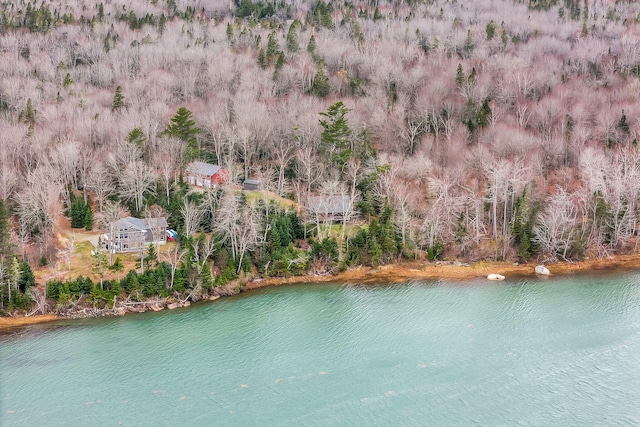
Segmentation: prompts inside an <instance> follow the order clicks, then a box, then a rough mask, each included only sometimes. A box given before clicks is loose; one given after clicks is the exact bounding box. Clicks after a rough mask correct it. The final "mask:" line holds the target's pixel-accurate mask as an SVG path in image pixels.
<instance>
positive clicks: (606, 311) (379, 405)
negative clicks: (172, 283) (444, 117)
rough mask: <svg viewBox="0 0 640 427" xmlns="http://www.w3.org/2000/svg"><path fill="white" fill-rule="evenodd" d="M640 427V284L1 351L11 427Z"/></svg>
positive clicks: (446, 299)
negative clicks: (164, 426)
mask: <svg viewBox="0 0 640 427" xmlns="http://www.w3.org/2000/svg"><path fill="white" fill-rule="evenodd" d="M58 425H60V426H67V425H72V426H103V425H104V426H114V425H126V426H144V425H149V426H151V425H153V426H157V425H166V426H177V425H194V426H198V425H202V426H271V425H276V426H333V425H345V426H374V425H376V426H447V425H461V426H468V425H508V426H515V425H540V426H556V425H557V426H560V425H562V426H566V425H579V426H591V425H601V426H613V425H640V274H625V275H619V276H602V277H588V276H581V277H568V278H559V279H550V280H544V281H541V280H538V279H530V280H517V281H515V280H514V281H509V280H507V281H505V282H500V283H496V282H488V281H484V280H477V281H467V282H449V281H438V282H416V283H405V284H401V285H367V286H363V285H334V284H311V285H297V286H282V287H273V288H267V289H261V290H256V291H252V292H250V293H247V294H243V295H240V296H237V297H231V298H223V299H220V300H218V301H215V302H213V303H207V304H202V305H196V306H192V307H191V308H188V309H184V310H179V311H171V312H169V311H164V312H160V313H145V314H140V315H130V316H126V317H121V318H107V319H90V320H81V321H66V322H57V323H53V324H44V325H35V326H31V327H26V328H24V329H20V330H16V331H12V332H10V333H8V334H4V335H0V426H58Z"/></svg>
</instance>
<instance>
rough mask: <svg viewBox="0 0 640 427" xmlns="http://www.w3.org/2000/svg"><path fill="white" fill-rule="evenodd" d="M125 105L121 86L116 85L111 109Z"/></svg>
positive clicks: (116, 109)
mask: <svg viewBox="0 0 640 427" xmlns="http://www.w3.org/2000/svg"><path fill="white" fill-rule="evenodd" d="M123 107H125V103H124V95H123V94H122V88H121V87H120V86H118V87H116V93H115V95H114V96H113V104H112V105H111V110H112V111H120V109H122V108H123Z"/></svg>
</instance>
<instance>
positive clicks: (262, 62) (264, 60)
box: [258, 48, 267, 68]
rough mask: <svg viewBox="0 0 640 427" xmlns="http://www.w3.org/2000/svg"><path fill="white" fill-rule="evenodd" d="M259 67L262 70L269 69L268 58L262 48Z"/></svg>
mask: <svg viewBox="0 0 640 427" xmlns="http://www.w3.org/2000/svg"><path fill="white" fill-rule="evenodd" d="M258 65H259V66H260V68H267V57H266V56H265V54H264V49H263V48H260V50H259V51H258Z"/></svg>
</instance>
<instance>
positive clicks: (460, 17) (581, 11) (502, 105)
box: [0, 0, 640, 281]
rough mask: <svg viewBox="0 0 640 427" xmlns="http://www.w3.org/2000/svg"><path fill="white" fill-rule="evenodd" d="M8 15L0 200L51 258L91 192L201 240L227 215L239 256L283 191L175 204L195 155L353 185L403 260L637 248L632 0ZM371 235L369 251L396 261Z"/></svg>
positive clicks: (345, 187) (22, 5) (332, 187)
mask: <svg viewBox="0 0 640 427" xmlns="http://www.w3.org/2000/svg"><path fill="white" fill-rule="evenodd" d="M0 13H1V21H0V58H1V60H0V75H1V76H2V79H0V198H1V199H2V200H3V201H4V202H5V203H6V205H7V206H8V207H9V209H10V213H11V217H12V220H11V225H12V233H11V235H12V242H13V245H14V248H15V253H16V254H23V255H25V256H26V257H27V258H28V259H29V260H30V261H32V262H33V261H35V260H37V259H40V258H41V257H43V256H44V257H49V258H51V257H53V256H55V253H56V251H55V244H56V242H55V241H54V239H52V236H53V235H54V234H55V227H56V218H57V217H58V216H60V215H61V214H62V213H63V212H64V211H65V210H66V209H68V207H69V206H70V205H71V204H72V202H73V200H74V199H75V198H82V199H83V200H84V202H85V203H89V204H90V205H91V206H93V209H94V210H95V214H96V217H98V218H99V217H100V216H101V215H104V214H105V213H104V212H102V211H103V210H104V209H105V206H107V204H111V205H110V206H111V207H112V209H113V206H114V203H115V204H116V206H117V205H120V208H122V207H124V208H126V209H128V210H129V211H130V212H131V213H132V214H134V215H137V216H140V217H143V216H144V215H145V210H148V209H150V208H151V207H155V208H156V209H162V210H163V211H164V212H168V213H170V216H169V222H170V223H171V224H173V225H174V226H175V227H176V228H181V230H182V231H183V232H184V231H185V230H186V231H187V234H192V233H197V232H200V231H209V232H211V231H213V232H219V233H220V239H221V241H224V242H226V243H225V245H227V246H228V247H227V249H228V254H229V259H233V260H234V261H235V266H236V267H237V269H238V270H240V268H241V265H242V263H243V262H245V260H246V254H248V253H255V252H259V251H261V250H262V249H260V247H261V245H264V244H265V242H267V241H268V235H269V228H270V226H271V224H270V219H269V207H267V208H266V212H263V211H264V209H263V211H260V210H259V209H257V207H256V206H254V205H253V204H251V203H249V204H248V205H247V204H246V203H245V202H244V201H243V200H242V198H241V197H240V196H239V195H238V194H234V193H233V192H232V191H231V190H228V189H225V190H223V191H222V193H221V194H217V195H205V196H204V197H202V198H201V199H198V200H196V199H190V196H186V195H182V196H180V198H178V196H177V195H178V194H179V191H178V189H179V186H180V183H179V182H178V181H179V175H180V174H179V172H180V171H181V170H183V169H184V166H185V164H186V163H187V162H189V161H191V160H194V159H198V160H203V161H208V162H212V163H217V164H220V165H221V166H223V167H224V168H226V169H227V170H228V171H229V174H230V181H231V182H230V183H231V184H238V183H240V182H241V181H242V179H244V178H250V177H259V178H260V180H261V181H262V182H263V184H264V186H265V188H268V189H270V190H272V191H273V192H275V193H277V194H279V195H281V196H283V197H286V198H290V199H291V200H294V201H295V202H297V203H300V204H303V203H304V201H305V200H306V199H307V197H308V196H310V195H312V194H313V195H316V194H328V195H349V197H350V198H351V200H352V201H353V202H354V212H353V215H351V218H350V222H352V221H354V222H355V223H356V224H360V225H361V226H362V227H364V228H365V229H366V228H367V227H368V226H370V225H369V224H370V222H371V221H374V222H375V224H374V225H373V227H374V228H375V227H382V228H381V229H382V230H384V229H385V227H386V226H387V225H388V226H389V227H391V229H390V230H392V232H393V233H394V239H395V240H397V241H398V242H401V243H398V250H396V251H391V252H389V251H388V250H385V249H384V248H383V250H382V252H383V253H387V252H389V253H397V255H396V256H405V257H416V256H421V255H420V254H422V253H428V254H429V256H430V257H432V258H433V257H435V258H442V257H447V258H458V257H459V258H461V259H466V260H479V259H509V260H524V261H526V260H529V259H538V260H539V261H553V260H562V259H565V260H569V259H576V258H581V257H585V256H606V255H608V254H613V253H623V252H633V251H636V250H637V247H638V241H639V238H640V234H639V231H638V225H639V224H640V217H639V213H640V211H639V206H638V200H639V197H640V180H639V179H638V178H639V177H640V149H639V148H638V144H637V141H638V136H639V135H638V133H639V132H640V104H639V103H638V102H637V99H638V94H639V92H640V43H638V41H639V40H640V23H639V21H640V5H639V4H638V3H636V2H622V1H612V0H584V1H583V0H539V1H534V0H530V1H528V2H527V1H517V0H516V1H502V0H493V1H491V0H482V1H476V2H461V1H455V0H453V1H449V0H447V1H444V0H424V1H419V0H413V1H408V2H400V1H390V2H388V1H384V0H375V1H373V0H372V1H354V2H334V1H327V2H325V1H322V0H314V1H311V0H295V1H292V0H280V1H273V2H271V1H262V0H257V1H252V0H234V1H233V2H228V1H219V0H214V1H181V0H166V1H165V0H149V1H122V0H110V1H108V2H102V3H95V4H94V3H86V2H82V1H77V0H57V1H42V2H28V1H19V2H9V1H2V2H0ZM243 206H244V207H243ZM116 211H117V209H116ZM234 214H235V215H237V216H238V218H234ZM239 218H240V219H239ZM309 221H311V222H313V220H312V219H310V220H309ZM385 224H387V225H385ZM346 225H347V224H346V223H345V224H343V228H342V231H341V232H339V233H337V234H336V235H335V236H333V237H334V238H336V239H337V246H338V249H337V251H338V254H339V258H341V259H342V260H344V259H345V258H346V257H348V254H349V251H350V248H349V247H348V246H349V244H348V242H347V240H346V238H347V235H350V236H351V237H354V235H355V233H357V230H355V231H354V230H352V229H348V231H347V233H346V235H345V229H346V228H347V227H346ZM313 228H314V227H313V225H312V224H310V225H308V226H307V227H305V237H312V238H314V239H316V240H318V244H320V243H321V241H322V238H323V236H322V233H320V235H319V236H316V235H314V234H313V233H314V232H313ZM307 231H309V232H310V233H311V235H310V236H307V235H306V233H307ZM390 232H391V231H390ZM349 233H351V234H349ZM382 243H383V242H377V243H376V244H379V245H380V246H384V245H383V244H382ZM389 244H390V243H389ZM373 246H375V245H373ZM387 246H388V245H387ZM387 249H388V248H387ZM385 251H386V252H385ZM176 253H177V252H176ZM376 253H377V249H375V248H374V249H371V250H370V254H369V256H367V257H365V258H366V262H385V261H390V260H391V258H393V257H391V258H390V257H385V256H382V257H380V256H377V255H376ZM174 255H175V254H174ZM294 255H295V256H294ZM296 257H299V254H297V253H296V254H292V258H291V259H297V258H296ZM174 258H175V256H174ZM357 259H358V260H359V261H361V262H365V260H364V259H361V258H357ZM354 262H356V261H354ZM10 264H11V261H10V260H9V261H5V262H4V265H10ZM3 269H5V270H6V268H4V267H3ZM266 270H267V268H265V271H266ZM172 281H173V277H172Z"/></svg>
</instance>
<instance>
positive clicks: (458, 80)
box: [456, 64, 465, 89]
mask: <svg viewBox="0 0 640 427" xmlns="http://www.w3.org/2000/svg"><path fill="white" fill-rule="evenodd" d="M464 80H465V77H464V71H463V70H462V64H458V68H456V86H457V87H458V89H459V88H461V87H462V84H463V83H464Z"/></svg>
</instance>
